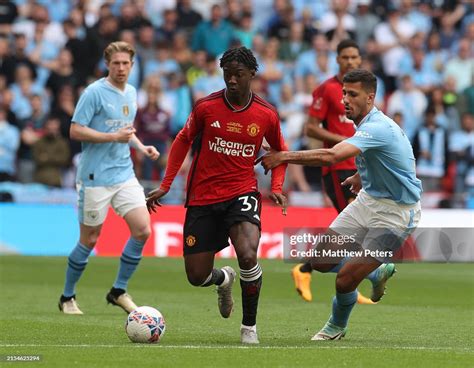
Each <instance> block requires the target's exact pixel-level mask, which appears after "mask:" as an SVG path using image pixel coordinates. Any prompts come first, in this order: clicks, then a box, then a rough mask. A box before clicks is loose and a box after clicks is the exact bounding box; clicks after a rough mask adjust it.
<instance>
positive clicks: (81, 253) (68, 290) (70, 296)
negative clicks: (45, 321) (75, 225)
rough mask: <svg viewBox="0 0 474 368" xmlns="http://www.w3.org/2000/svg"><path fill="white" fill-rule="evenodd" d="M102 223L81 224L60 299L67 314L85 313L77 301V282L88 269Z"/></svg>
mask: <svg viewBox="0 0 474 368" xmlns="http://www.w3.org/2000/svg"><path fill="white" fill-rule="evenodd" d="M101 228H102V225H99V226H87V225H84V224H80V237H79V242H78V243H77V244H76V246H75V247H74V249H73V250H72V251H71V253H70V254H69V257H68V263H67V268H66V280H65V283H64V290H63V293H62V295H61V298H60V299H59V304H58V305H59V310H60V311H62V312H63V313H65V314H83V313H82V311H81V310H80V309H79V307H78V305H77V303H76V284H77V283H78V282H79V279H80V278H81V276H82V273H83V272H84V270H85V269H86V266H87V262H88V260H89V255H90V253H91V252H92V250H93V249H94V246H95V244H96V242H97V239H98V238H99V235H100V230H101Z"/></svg>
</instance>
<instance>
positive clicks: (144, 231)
mask: <svg viewBox="0 0 474 368" xmlns="http://www.w3.org/2000/svg"><path fill="white" fill-rule="evenodd" d="M150 234H151V229H150V226H149V225H145V226H140V227H138V228H137V229H134V230H133V231H132V236H133V237H134V238H135V239H137V240H140V241H146V240H147V239H148V238H149V237H150Z"/></svg>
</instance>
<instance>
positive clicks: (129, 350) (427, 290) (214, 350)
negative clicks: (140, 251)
mask: <svg viewBox="0 0 474 368" xmlns="http://www.w3.org/2000/svg"><path fill="white" fill-rule="evenodd" d="M216 263H217V265H219V266H222V265H224V264H231V265H232V266H233V267H235V268H236V269H238V267H237V264H236V262H235V260H229V261H225V260H218V261H217V262H216ZM117 264H118V259H113V258H96V257H93V258H91V259H90V261H89V265H88V267H87V270H86V272H85V274H84V275H83V278H82V279H81V281H80V283H79V286H78V289H77V296H78V302H79V304H80V307H81V309H82V311H83V312H84V313H85V315H84V316H66V315H63V314H61V313H60V312H59V311H58V308H57V301H58V298H59V295H60V293H61V290H62V286H63V279H64V273H65V267H66V258H60V257H52V258H46V257H18V256H2V257H0V291H1V296H0V357H1V358H2V359H3V360H4V359H5V355H12V354H26V355H41V362H34V363H22V364H21V365H22V366H48V367H66V366H77V367H101V368H103V367H129V366H132V367H141V366H144V367H146V366H157V367H166V366H173V367H211V366H213V367H214V366H215V367H217V366H222V367H234V366H240V367H253V366H258V367H296V366H299V367H306V366H313V367H314V366H325V365H330V366H336V365H338V366H348V367H372V366H374V367H376V366H390V367H392V366H393V367H408V366H430V367H450V366H456V367H463V366H466V367H468V366H472V364H473V361H474V354H473V334H474V333H473V331H474V318H473V317H474V316H473V310H474V308H473V307H474V268H473V266H472V264H404V265H398V266H397V268H398V271H399V272H398V273H397V274H396V275H395V277H394V278H393V279H392V280H390V282H389V284H388V287H389V288H388V294H387V295H386V296H385V297H384V299H383V300H382V302H381V303H380V304H379V305H376V306H366V305H358V306H356V307H355V309H354V311H353V313H352V317H351V320H350V322H349V332H348V334H347V336H346V338H345V339H344V340H342V341H324V342H312V341H310V338H311V337H312V336H313V334H314V333H316V332H317V331H318V330H319V328H320V327H322V326H323V325H324V323H325V322H326V320H327V318H328V316H329V314H330V303H331V300H332V296H333V293H334V275H333V274H328V275H321V274H316V273H314V274H313V275H314V276H313V283H312V287H313V294H314V300H313V302H312V303H306V302H304V301H302V300H301V299H300V297H299V296H298V295H297V294H296V292H295V290H294V286H293V281H292V280H291V277H290V269H291V267H292V266H293V265H290V264H285V263H283V262H282V261H261V264H262V268H263V270H264V281H263V289H262V294H261V298H260V308H259V315H258V332H259V338H260V346H258V347H253V346H252V347H246V346H242V345H241V344H240V340H239V339H240V332H239V328H240V320H241V311H242V308H241V304H240V303H241V298H240V286H239V284H238V281H237V282H236V284H235V288H234V291H235V292H234V298H235V301H236V304H235V310H234V313H233V314H232V316H231V317H230V318H229V319H227V320H224V319H222V318H221V317H220V316H219V312H218V310H217V294H216V293H215V292H214V291H213V290H214V289H213V288H195V287H192V286H190V285H189V284H188V283H187V281H186V277H185V274H184V269H183V261H182V260H181V259H157V258H146V259H143V260H142V263H141V265H140V268H139V269H138V271H137V273H136V274H135V276H134V278H133V279H132V281H131V282H130V285H129V291H130V293H131V294H132V295H133V297H134V300H135V301H136V302H137V304H138V305H150V306H153V307H156V308H158V309H159V310H160V311H161V312H162V313H163V314H164V316H165V319H166V322H167V331H166V334H165V336H164V338H163V340H162V341H161V342H160V343H159V344H157V345H143V344H133V343H131V342H130V341H129V340H128V338H127V336H126V334H125V331H124V323H125V319H126V314H125V313H124V312H123V311H122V310H121V309H119V308H117V307H112V306H110V305H109V306H107V305H106V302H105V294H106V293H107V291H108V290H109V288H110V286H111V283H112V281H113V279H114V277H115V273H116V270H117ZM361 290H362V291H363V292H364V293H365V295H370V294H369V293H370V284H369V283H368V281H365V282H364V284H363V285H362V287H361ZM12 364H14V363H5V362H2V365H5V366H7V365H12Z"/></svg>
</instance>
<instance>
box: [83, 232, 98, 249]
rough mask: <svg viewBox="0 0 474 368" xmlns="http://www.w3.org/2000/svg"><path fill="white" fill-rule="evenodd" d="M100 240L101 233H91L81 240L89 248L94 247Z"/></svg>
mask: <svg viewBox="0 0 474 368" xmlns="http://www.w3.org/2000/svg"><path fill="white" fill-rule="evenodd" d="M98 240H99V233H93V234H89V235H88V236H87V237H86V238H85V239H84V240H82V241H81V243H82V244H84V245H85V246H86V247H87V248H90V249H93V248H94V247H95V245H96V244H97V241H98Z"/></svg>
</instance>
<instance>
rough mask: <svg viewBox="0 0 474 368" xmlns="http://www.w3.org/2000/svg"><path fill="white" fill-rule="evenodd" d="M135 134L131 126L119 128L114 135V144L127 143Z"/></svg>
mask: <svg viewBox="0 0 474 368" xmlns="http://www.w3.org/2000/svg"><path fill="white" fill-rule="evenodd" d="M135 132H136V129H135V128H134V127H133V126H131V125H128V126H125V127H123V128H120V129H119V130H117V131H116V132H115V133H114V134H115V142H120V143H128V142H129V141H130V139H132V137H133V135H134V134H135Z"/></svg>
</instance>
